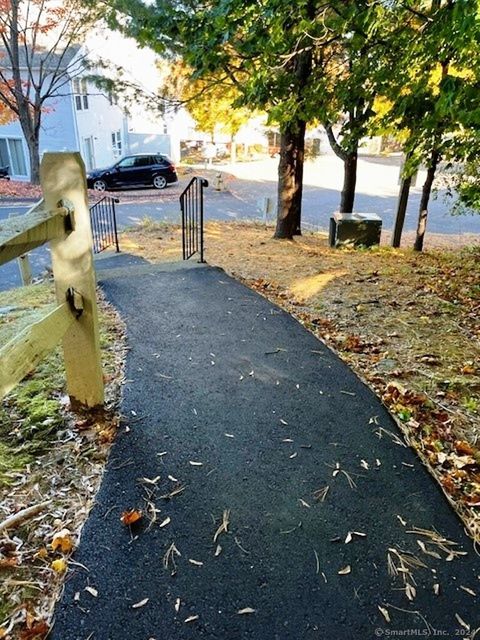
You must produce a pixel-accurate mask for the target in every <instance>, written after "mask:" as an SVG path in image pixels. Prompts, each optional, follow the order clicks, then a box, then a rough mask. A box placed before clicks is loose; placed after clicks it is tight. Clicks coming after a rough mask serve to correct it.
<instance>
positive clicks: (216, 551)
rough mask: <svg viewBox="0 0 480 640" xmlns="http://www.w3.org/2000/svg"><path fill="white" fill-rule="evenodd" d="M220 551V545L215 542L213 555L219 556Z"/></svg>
mask: <svg viewBox="0 0 480 640" xmlns="http://www.w3.org/2000/svg"><path fill="white" fill-rule="evenodd" d="M221 553H222V547H221V545H219V544H217V548H216V549H215V557H217V556H219V555H220V554H221Z"/></svg>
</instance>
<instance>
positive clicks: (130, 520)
mask: <svg viewBox="0 0 480 640" xmlns="http://www.w3.org/2000/svg"><path fill="white" fill-rule="evenodd" d="M142 516H143V513H142V511H141V510H140V509H130V510H128V511H124V512H123V513H122V515H121V516H120V520H121V521H122V522H123V524H124V525H125V526H126V527H129V526H130V525H132V524H134V523H135V522H138V521H139V520H140V519H141V518H142Z"/></svg>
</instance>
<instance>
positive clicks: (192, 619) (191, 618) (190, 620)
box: [184, 616, 200, 624]
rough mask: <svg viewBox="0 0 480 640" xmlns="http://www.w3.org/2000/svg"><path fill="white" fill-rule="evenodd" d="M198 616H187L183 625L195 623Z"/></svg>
mask: <svg viewBox="0 0 480 640" xmlns="http://www.w3.org/2000/svg"><path fill="white" fill-rule="evenodd" d="M199 617H200V616H188V618H185V620H184V622H185V624H188V623H189V622H195V620H198V618H199Z"/></svg>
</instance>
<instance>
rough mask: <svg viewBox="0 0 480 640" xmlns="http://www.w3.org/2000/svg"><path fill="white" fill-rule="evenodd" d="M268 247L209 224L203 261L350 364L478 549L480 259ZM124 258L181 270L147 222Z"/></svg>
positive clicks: (472, 252)
mask: <svg viewBox="0 0 480 640" xmlns="http://www.w3.org/2000/svg"><path fill="white" fill-rule="evenodd" d="M272 235H273V229H271V228H265V227H264V226H262V225H258V224H245V223H243V224H242V223H221V222H209V223H208V224H207V225H206V233H205V245H206V259H207V261H208V262H209V263H210V264H213V265H218V266H220V267H222V268H223V269H225V271H226V272H227V273H229V274H231V275H233V276H234V277H236V278H238V279H239V280H241V281H243V282H244V283H245V284H246V285H248V286H250V287H252V288H254V289H256V290H257V291H258V292H260V293H261V294H262V295H264V296H266V297H267V298H269V299H270V300H272V301H274V302H275V303H277V304H278V305H280V306H281V307H283V308H284V309H286V310H287V311H288V312H289V313H291V314H292V315H294V316H295V317H296V318H297V319H298V320H299V321H300V322H301V323H302V324H304V325H305V327H306V328H307V329H309V330H310V331H312V332H313V333H314V334H315V335H316V336H318V337H319V338H320V339H321V340H323V341H324V342H325V343H326V344H327V345H328V346H330V347H331V348H332V349H334V350H335V351H336V352H337V353H338V354H339V355H340V357H341V358H343V359H344V360H345V361H346V362H348V364H349V365H350V366H351V367H352V368H353V369H354V370H355V371H356V372H357V374H358V375H359V376H360V377H361V378H362V379H363V380H364V381H365V382H366V383H367V384H368V385H369V386H370V387H371V388H372V389H373V390H374V391H375V392H376V393H377V395H378V396H379V397H380V398H381V399H382V401H383V402H384V404H385V405H386V406H387V407H388V408H389V409H390V411H391V413H392V415H393V416H394V417H395V418H396V420H397V422H398V424H399V426H400V428H401V429H402V431H403V433H404V435H405V437H406V439H407V441H408V442H409V443H410V445H411V446H412V447H414V448H415V449H416V450H417V451H418V453H419V455H420V456H421V458H422V460H423V461H424V462H425V464H426V465H427V467H428V469H429V470H430V471H431V472H432V473H433V474H434V476H435V477H436V478H437V480H438V481H439V482H440V484H441V486H442V488H443V490H444V492H445V494H446V496H447V498H448V499H449V500H450V501H451V503H452V505H453V506H454V507H455V508H456V509H457V511H458V513H459V514H460V516H461V517H462V518H463V520H464V522H465V524H466V526H467V528H468V531H469V532H470V534H471V535H472V536H473V537H476V539H477V540H479V541H480V515H479V514H480V420H479V407H480V341H479V339H480V320H479V318H480V268H479V265H480V248H479V247H478V246H476V247H471V248H468V247H463V248H462V249H458V250H451V249H450V250H449V249H445V248H442V249H441V250H431V251H428V252H425V253H423V254H417V253H414V252H412V251H409V250H403V249H402V250H395V249H391V248H390V247H378V248H374V249H371V250H356V251H355V250H351V249H350V250H349V249H345V250H338V249H330V248H329V247H328V246H327V239H326V237H325V235H322V234H310V233H309V234H306V235H304V236H302V237H298V238H297V239H295V240H294V241H292V242H290V241H278V240H274V239H273V238H272ZM121 246H122V250H123V251H128V252H130V253H135V254H137V255H140V256H143V257H144V258H146V259H147V260H150V261H152V262H162V261H173V260H178V259H180V247H181V231H180V229H179V228H178V227H177V226H174V225H168V224H156V223H152V222H149V221H145V222H144V224H143V225H142V226H141V227H138V228H135V229H132V230H129V231H127V232H125V233H124V234H123V235H122V238H121ZM192 259H195V258H192ZM379 436H380V437H381V436H382V434H381V433H380V434H379Z"/></svg>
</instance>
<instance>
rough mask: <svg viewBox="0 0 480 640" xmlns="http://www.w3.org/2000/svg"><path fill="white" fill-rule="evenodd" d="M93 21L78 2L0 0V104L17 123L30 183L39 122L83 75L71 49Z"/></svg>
mask: <svg viewBox="0 0 480 640" xmlns="http://www.w3.org/2000/svg"><path fill="white" fill-rule="evenodd" d="M98 15H99V11H98V10H97V9H95V8H91V7H86V6H85V5H84V4H83V3H82V2H81V1H80V0H66V1H64V2H57V0H0V48H1V52H0V103H1V104H2V105H3V108H4V109H6V110H7V112H8V113H9V114H10V115H11V114H14V116H15V117H16V118H18V120H19V121H20V125H21V127H22V131H23V134H24V136H25V140H26V143H27V146H28V151H29V157H30V177H31V181H32V182H34V183H38V181H39V160H40V159H39V138H40V130H41V125H42V116H43V114H44V113H45V112H46V111H47V110H48V109H50V108H52V99H54V98H57V97H59V96H62V95H65V94H66V93H69V86H70V81H71V79H72V78H74V77H76V76H78V75H79V74H80V73H82V72H83V70H84V67H85V59H84V57H83V56H81V55H78V47H76V46H75V45H78V43H80V42H81V41H82V40H83V38H84V36H85V34H86V32H87V30H88V29H89V28H90V27H91V26H92V24H93V23H94V22H95V21H96V20H97V18H98Z"/></svg>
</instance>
